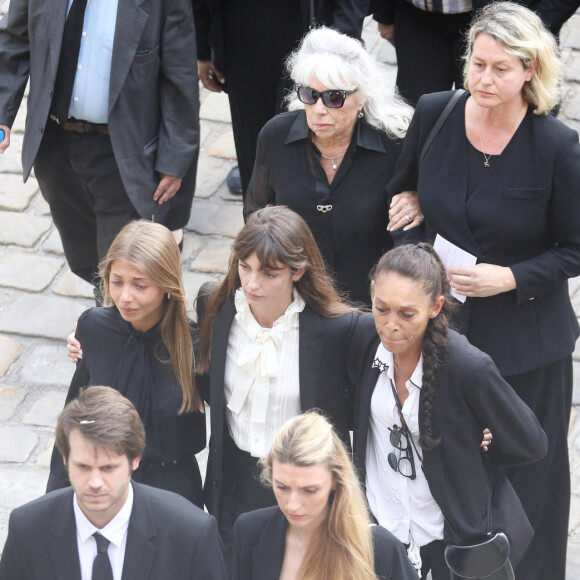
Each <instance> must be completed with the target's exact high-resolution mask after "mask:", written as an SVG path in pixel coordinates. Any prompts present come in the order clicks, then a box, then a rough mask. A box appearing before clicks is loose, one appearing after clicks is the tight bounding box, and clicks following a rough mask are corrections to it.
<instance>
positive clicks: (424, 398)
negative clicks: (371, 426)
mask: <svg viewBox="0 0 580 580" xmlns="http://www.w3.org/2000/svg"><path fill="white" fill-rule="evenodd" d="M388 273H395V274H398V275H399V276H402V277H404V278H408V279H410V280H414V281H416V282H417V283H418V284H419V285H420V286H421V288H422V289H423V291H424V292H425V293H426V294H427V295H428V296H429V297H430V299H431V302H432V303H434V302H435V301H436V300H437V298H439V296H443V298H444V302H443V307H442V308H441V311H440V312H439V314H438V315H437V316H436V317H435V318H431V319H430V320H429V322H428V324H427V329H426V330H425V335H424V337H423V345H422V353H423V385H422V387H421V404H420V416H419V420H420V429H421V436H420V437H419V445H420V446H421V448H422V449H427V450H429V449H433V448H434V447H437V445H439V443H440V442H441V438H440V437H437V436H436V433H435V427H434V423H435V422H434V414H435V411H436V408H437V404H438V401H439V386H438V378H439V373H440V370H441V368H442V366H443V364H444V361H445V345H446V342H447V331H448V328H449V320H450V315H451V312H452V311H453V307H454V305H453V303H452V301H451V295H450V287H449V281H448V279H447V273H446V271H445V267H444V266H443V263H442V262H441V259H440V258H439V256H438V255H437V253H436V252H435V250H434V249H433V247H432V246H431V245H430V244H425V243H421V244H417V245H412V244H406V245H404V246H398V247H396V248H393V249H392V250H390V251H389V252H387V253H386V254H385V255H384V256H383V257H382V258H381V259H380V260H379V263H378V264H377V265H376V267H375V270H374V272H373V273H372V279H373V280H376V279H377V277H378V276H380V275H383V274H388Z"/></svg>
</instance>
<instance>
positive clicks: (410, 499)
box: [366, 344, 443, 567]
mask: <svg viewBox="0 0 580 580" xmlns="http://www.w3.org/2000/svg"><path fill="white" fill-rule="evenodd" d="M376 358H378V359H379V360H380V361H381V363H383V365H384V366H385V367H386V369H385V370H384V371H383V372H381V374H380V375H379V378H378V380H377V384H376V387H375V390H374V391H373V396H372V399H371V416H370V421H369V433H368V439H367V450H366V489H367V498H368V502H369V507H370V509H371V511H372V513H373V514H374V516H375V518H376V519H377V521H378V522H379V524H380V525H381V526H383V527H384V528H386V529H387V530H389V531H390V532H391V533H392V534H393V535H394V536H395V537H396V538H398V539H399V540H400V541H401V542H403V543H404V544H408V545H409V549H408V553H409V558H410V559H411V561H412V562H413V564H414V565H415V566H417V565H419V567H420V563H421V557H420V553H419V548H420V547H421V546H424V545H426V544H429V543H430V542H432V541H434V540H441V539H443V514H442V513H441V510H440V509H439V506H438V505H437V503H436V502H435V500H434V499H433V496H432V495H431V491H430V490H429V484H428V483H427V479H426V478H425V474H424V473H423V470H422V468H421V461H420V459H419V457H417V453H416V451H415V449H417V450H418V452H419V454H420V455H421V457H422V455H423V452H422V450H421V448H420V447H419V444H418V440H419V435H420V433H419V400H420V397H421V385H422V380H423V357H422V356H421V358H420V359H419V364H418V365H417V367H416V369H415V371H414V372H413V375H412V376H411V378H410V379H409V380H408V381H407V382H406V383H405V384H406V386H407V389H408V391H409V396H408V398H407V399H406V400H405V402H404V404H403V406H402V409H403V417H404V419H405V422H406V423H407V426H408V428H409V430H410V431H411V436H412V438H413V442H414V444H415V447H414V448H413V458H414V461H415V472H416V474H417V478H416V479H414V480H411V479H410V478H409V477H404V476H403V475H401V474H400V473H398V472H396V471H394V470H393V469H392V468H391V466H390V465H389V462H388V460H387V457H388V455H389V453H391V452H394V453H395V455H396V456H397V458H399V457H401V455H402V454H403V453H404V452H402V451H400V450H398V449H395V448H394V447H393V445H392V444H391V442H390V434H391V432H390V431H389V427H390V428H393V426H394V425H397V426H399V427H401V426H402V425H401V419H400V417H399V413H398V409H397V403H396V401H395V397H394V395H393V389H392V387H391V381H392V384H393V386H394V381H395V377H394V365H393V355H392V353H390V352H389V351H388V350H387V349H386V348H385V347H384V346H383V345H382V344H380V345H379V348H378V349H377V354H376Z"/></svg>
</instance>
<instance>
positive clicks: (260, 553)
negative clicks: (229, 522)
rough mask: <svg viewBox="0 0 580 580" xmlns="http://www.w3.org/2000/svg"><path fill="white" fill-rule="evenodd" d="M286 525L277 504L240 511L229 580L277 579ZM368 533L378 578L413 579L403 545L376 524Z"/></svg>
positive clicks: (413, 574) (415, 573) (414, 575)
mask: <svg viewBox="0 0 580 580" xmlns="http://www.w3.org/2000/svg"><path fill="white" fill-rule="evenodd" d="M287 527H288V520H287V519H286V517H285V516H284V514H283V513H282V512H281V510H280V508H279V507H278V506H273V507H269V508H264V509H261V510H256V511H253V512H248V513H245V514H242V515H241V516H240V517H239V518H238V520H237V521H236V523H235V525H234V570H233V576H232V577H233V580H266V579H267V578H279V577H280V572H281V571H282V564H283V562H284V553H285V551H286V529H287ZM372 534H373V544H374V550H375V571H376V573H377V577H378V579H379V580H417V572H415V568H413V565H412V564H411V561H410V560H409V558H408V557H407V552H406V551H405V548H404V546H403V544H401V542H399V540H397V538H395V537H394V536H393V535H392V534H391V533H390V532H388V531H387V530H385V529H384V528H381V527H380V526H373V528H372Z"/></svg>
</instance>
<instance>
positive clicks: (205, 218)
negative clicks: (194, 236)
mask: <svg viewBox="0 0 580 580" xmlns="http://www.w3.org/2000/svg"><path fill="white" fill-rule="evenodd" d="M243 225H244V219H243V217H242V208H241V205H239V206H238V205H224V204H220V203H215V202H213V201H205V200H204V201H199V200H196V199H194V200H193V209H192V212H191V219H190V220H189V223H188V224H187V229H188V230H190V231H194V232H196V233H198V234H213V235H218V236H228V237H230V238H235V237H236V235H237V233H238V232H239V231H240V229H241V228H242V227H243Z"/></svg>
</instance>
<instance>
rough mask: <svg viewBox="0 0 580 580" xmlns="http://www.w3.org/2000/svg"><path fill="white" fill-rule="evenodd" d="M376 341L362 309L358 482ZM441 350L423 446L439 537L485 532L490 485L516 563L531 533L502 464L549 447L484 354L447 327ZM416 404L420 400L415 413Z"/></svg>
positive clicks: (496, 524)
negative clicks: (488, 437)
mask: <svg viewBox="0 0 580 580" xmlns="http://www.w3.org/2000/svg"><path fill="white" fill-rule="evenodd" d="M378 345H379V337H378V335H377V332H376V329H375V326H374V321H373V318H372V316H371V315H363V316H362V317H361V318H360V319H359V324H358V325H357V328H356V330H355V333H354V335H353V343H352V352H351V357H352V360H353V369H356V370H355V373H356V378H355V379H354V380H356V381H357V382H356V404H355V423H354V442H353V447H354V456H355V462H356V464H357V468H358V469H359V474H360V478H361V482H362V484H363V485H364V484H365V481H366V469H365V461H366V448H367V436H368V430H369V420H370V413H371V398H372V394H373V391H374V389H375V386H376V382H377V379H378V377H379V370H378V369H376V368H371V365H372V362H373V359H374V357H375V354H376V350H377V347H378ZM446 357H447V358H446V360H445V363H444V366H443V369H442V371H441V375H440V379H439V402H438V406H437V408H436V411H435V413H434V420H433V428H434V436H435V437H441V443H440V444H439V445H438V446H437V447H435V448H434V449H433V450H431V451H422V455H423V465H422V467H423V471H424V473H425V476H426V478H427V482H428V483H429V489H430V490H431V494H432V495H433V499H435V501H436V502H437V504H438V505H439V508H440V509H441V511H442V512H443V516H444V517H445V541H446V542H448V543H453V544H460V543H462V542H465V541H468V540H474V539H476V538H480V537H482V536H484V535H485V534H486V532H487V531H488V530H487V511H488V510H487V505H488V490H491V494H492V514H491V527H492V530H494V531H495V530H498V529H502V530H504V531H505V532H506V534H507V535H508V537H509V539H510V543H511V555H510V559H511V561H512V564H514V565H515V564H517V562H518V561H519V559H520V557H521V556H522V554H523V552H524V550H525V548H526V546H527V545H528V543H529V541H530V539H531V537H532V533H533V532H532V528H531V526H530V524H529V522H528V520H527V518H526V515H525V513H524V510H523V508H522V505H521V503H520V501H519V499H518V498H517V496H516V494H515V492H514V490H513V488H512V485H511V483H510V482H509V481H508V479H507V477H506V476H505V474H504V472H503V471H502V468H504V467H508V466H514V465H523V464H526V463H531V462H534V461H538V460H539V459H542V457H544V456H545V454H546V452H547V449H548V444H547V438H546V435H545V433H544V431H543V430H542V428H541V427H540V424H539V423H538V420H537V419H536V417H535V415H534V414H533V413H532V412H531V411H530V409H529V408H528V407H527V406H526V405H525V404H524V403H523V402H522V400H521V399H520V398H519V397H518V396H517V395H516V393H515V392H514V391H513V389H512V388H511V387H510V386H509V384H508V383H506V382H505V381H504V379H503V378H502V377H501V375H500V374H499V371H498V369H497V367H496V366H495V365H494V363H493V361H492V360H491V358H490V357H489V356H488V355H486V354H485V353H483V352H481V351H480V350H478V349H477V348H475V347H474V346H472V345H471V344H469V342H468V341H467V339H466V338H465V337H464V336H462V335H460V334H458V333H456V332H454V331H452V330H451V331H449V335H448V338H447V348H446ZM422 409H423V401H422V400H421V402H420V406H419V414H420V419H421V414H422ZM419 424H420V425H421V421H419ZM485 427H488V428H489V429H490V430H491V432H492V433H493V436H494V437H493V443H492V445H491V446H490V450H489V452H488V453H484V452H483V451H481V450H480V448H479V445H480V443H481V437H482V430H483V429H484V428H485ZM416 461H417V459H416Z"/></svg>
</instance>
